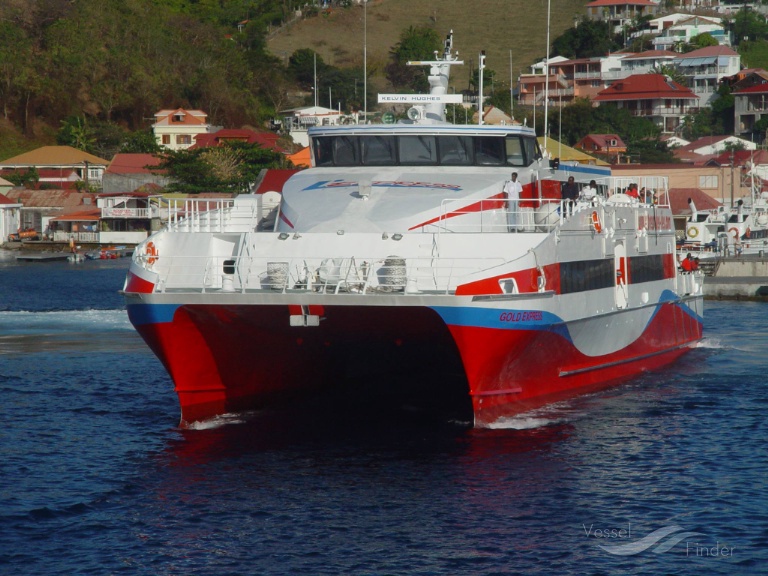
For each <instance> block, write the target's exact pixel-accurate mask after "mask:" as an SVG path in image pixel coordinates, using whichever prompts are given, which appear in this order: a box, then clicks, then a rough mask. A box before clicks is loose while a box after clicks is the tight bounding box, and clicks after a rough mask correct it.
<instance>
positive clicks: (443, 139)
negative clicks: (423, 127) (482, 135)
mask: <svg viewBox="0 0 768 576" xmlns="http://www.w3.org/2000/svg"><path fill="white" fill-rule="evenodd" d="M437 143H438V146H439V149H440V150H439V153H440V154H439V155H440V164H442V165H443V166H469V165H471V164H472V138H471V137H469V136H440V138H438V140H437Z"/></svg>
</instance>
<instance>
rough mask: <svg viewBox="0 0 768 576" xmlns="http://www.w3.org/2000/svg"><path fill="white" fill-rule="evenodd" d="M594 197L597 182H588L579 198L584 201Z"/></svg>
mask: <svg viewBox="0 0 768 576" xmlns="http://www.w3.org/2000/svg"><path fill="white" fill-rule="evenodd" d="M595 196H597V182H595V181H594V180H590V181H589V186H584V188H582V189H581V197H582V198H584V199H585V200H591V199H592V198H594V197H595Z"/></svg>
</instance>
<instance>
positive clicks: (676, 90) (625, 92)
mask: <svg viewBox="0 0 768 576" xmlns="http://www.w3.org/2000/svg"><path fill="white" fill-rule="evenodd" d="M697 100H698V96H696V94H694V93H693V92H692V91H691V90H689V89H688V88H686V87H684V86H681V85H680V84H678V83H677V82H674V81H673V80H670V79H669V78H667V77H665V76H663V75H661V74H634V75H632V76H629V77H627V78H625V79H624V80H619V81H618V82H615V83H614V84H612V85H611V86H609V87H608V88H606V89H605V90H602V91H601V92H600V93H599V94H598V95H597V96H596V97H595V99H594V101H595V102H597V103H598V104H601V105H603V104H609V103H610V104H614V105H616V106H618V107H619V108H625V109H627V110H629V112H630V113H631V114H632V115H633V116H644V117H646V118H648V119H649V120H651V121H652V122H654V123H655V124H656V125H657V126H659V127H660V128H661V130H662V132H670V133H671V132H674V131H675V129H676V128H677V127H678V126H679V125H680V124H681V123H682V119H683V118H684V117H685V116H687V115H689V114H692V113H694V112H695V111H696V110H697V107H696V102H697Z"/></svg>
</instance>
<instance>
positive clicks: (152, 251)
mask: <svg viewBox="0 0 768 576" xmlns="http://www.w3.org/2000/svg"><path fill="white" fill-rule="evenodd" d="M145 252H146V254H147V264H154V263H155V262H157V246H155V243H154V242H147V247H146V248H145Z"/></svg>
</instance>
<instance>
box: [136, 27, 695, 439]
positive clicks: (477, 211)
mask: <svg viewBox="0 0 768 576" xmlns="http://www.w3.org/2000/svg"><path fill="white" fill-rule="evenodd" d="M451 43H452V41H451V38H450V37H449V38H448V40H447V41H446V48H445V52H444V54H443V55H442V57H441V58H438V59H436V60H435V61H433V62H427V63H422V64H427V65H429V66H430V68H431V72H430V84H431V86H432V93H431V95H432V96H433V97H434V98H433V99H431V100H430V103H429V104H427V105H426V106H423V107H419V106H417V107H414V110H413V112H412V113H410V114H409V118H411V120H409V121H407V122H403V123H399V124H389V125H350V126H333V127H317V128H313V129H311V130H310V146H311V150H312V168H310V169H308V170H305V171H302V172H299V173H298V174H296V175H295V176H293V177H292V178H291V179H290V180H288V182H287V183H286V184H285V186H284V188H283V195H282V200H281V203H280V205H279V206H278V207H277V208H276V209H275V211H268V210H266V209H265V207H264V205H263V203H262V199H261V197H260V196H258V195H251V194H246V195H241V196H238V197H237V198H235V199H234V200H230V201H220V202H219V204H218V205H217V206H215V207H213V209H212V207H211V206H210V201H208V200H206V201H204V202H201V203H200V205H199V206H198V203H196V202H195V201H190V200H187V201H186V202H185V205H184V206H183V207H182V206H178V207H175V208H173V207H172V209H171V219H170V221H169V223H168V225H167V226H166V227H165V228H164V229H163V230H161V231H159V232H157V233H155V234H153V235H152V236H151V237H150V238H149V239H148V240H147V241H146V242H144V243H143V244H141V245H139V246H138V247H137V248H136V250H135V252H134V254H133V260H132V262H131V266H130V270H129V272H128V275H127V278H126V282H125V287H124V292H125V297H126V301H127V309H128V315H129V318H130V320H131V322H132V323H133V324H134V326H135V327H136V329H137V331H138V332H139V334H141V336H142V337H143V338H144V340H145V341H146V342H147V343H148V344H149V346H150V347H151V349H152V350H153V351H154V353H155V354H156V355H157V356H158V357H159V358H160V359H161V361H162V362H163V363H164V365H165V367H166V368H167V370H168V371H169V373H170V375H171V377H172V378H173V380H174V383H175V386H176V391H177V393H178V396H179V400H180V404H181V411H182V421H183V422H192V421H194V420H200V419H205V418H208V417H211V416H215V415H218V414H222V413H224V412H230V411H238V410H246V409H250V408H254V407H257V406H260V405H263V404H264V403H265V402H268V401H270V400H272V399H274V398H279V397H283V398H285V397H286V396H287V395H288V394H292V393H296V392H301V391H305V390H309V389H313V388H323V387H326V388H338V387H339V386H340V384H341V383H342V382H345V383H346V384H344V386H346V388H345V390H348V391H349V392H350V394H354V393H357V392H359V391H360V390H364V391H365V393H368V391H370V392H371V394H379V393H381V394H385V395H387V394H388V395H391V396H395V397H397V398H399V399H401V400H402V402H403V403H406V402H410V401H411V400H412V399H413V398H418V399H419V400H422V401H425V403H426V404H439V403H442V401H443V400H446V399H447V400H450V401H452V402H455V403H456V404H458V405H461V407H462V408H464V409H466V410H467V412H468V413H470V411H471V415H472V417H473V420H474V423H475V425H476V426H487V425H490V424H492V423H493V422H495V421H496V420H497V419H499V418H502V417H506V416H511V415H514V414H517V413H520V412H524V411H527V410H530V409H533V408H536V407H539V406H542V405H544V404H547V403H550V402H554V401H557V400H560V399H563V398H567V397H570V396H574V395H577V394H581V393H584V392H587V391H591V390H595V389H597V388H600V387H604V386H608V385H611V384H613V383H615V382H617V381H620V380H622V379H626V378H628V377H630V376H632V375H635V374H638V373H639V372H642V371H645V370H649V369H654V368H658V367H660V366H662V365H664V364H666V363H669V362H671V361H673V360H674V359H676V358H677V357H678V356H680V355H681V354H683V353H684V352H685V351H686V350H688V349H689V348H690V347H691V345H693V344H695V343H696V342H697V341H698V340H699V339H700V338H701V335H702V314H703V299H702V285H701V284H702V283H701V275H700V273H689V272H682V271H680V270H678V267H677V264H676V257H675V234H674V225H673V220H672V214H671V211H670V208H669V205H668V204H667V203H665V200H663V199H664V198H666V197H667V195H665V194H662V193H663V191H665V190H666V188H667V186H666V179H665V178H663V177H657V178H650V177H649V178H645V179H642V181H641V182H638V181H637V180H635V181H633V182H632V183H637V184H640V185H642V186H644V187H646V188H647V189H654V190H656V191H658V192H659V198H661V200H660V202H659V203H649V204H644V203H641V202H640V201H639V200H638V199H636V198H633V197H632V196H630V195H627V194H624V193H623V191H624V190H627V189H628V188H629V185H630V182H629V181H628V180H626V179H620V178H613V177H611V175H610V171H609V170H608V169H605V168H600V167H595V166H582V165H567V164H565V163H560V162H559V161H557V160H551V159H549V158H545V157H544V155H543V154H542V151H541V150H540V149H539V146H538V143H537V142H536V138H535V133H534V131H533V130H531V129H530V128H527V127H524V126H454V125H451V124H447V123H445V122H444V115H443V106H442V104H441V102H440V98H441V96H442V95H444V94H445V93H446V91H447V78H448V72H449V68H450V65H452V64H455V63H456V59H455V58H454V56H453V55H452V54H451ZM513 172H514V173H516V174H517V180H518V181H519V182H520V186H516V185H510V181H511V180H512V178H511V173H513ZM569 177H573V178H574V180H575V183H576V184H577V185H581V186H582V191H581V192H582V194H581V195H579V196H578V197H577V198H576V199H567V198H566V199H563V190H564V187H565V186H566V182H567V181H568V179H569ZM589 182H592V184H593V186H587V183H589ZM566 196H567V195H566ZM273 222H274V224H273ZM374 388H375V390H373V389H374Z"/></svg>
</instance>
